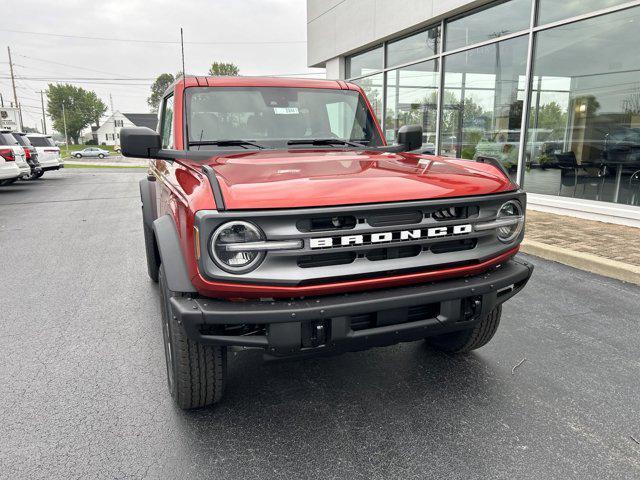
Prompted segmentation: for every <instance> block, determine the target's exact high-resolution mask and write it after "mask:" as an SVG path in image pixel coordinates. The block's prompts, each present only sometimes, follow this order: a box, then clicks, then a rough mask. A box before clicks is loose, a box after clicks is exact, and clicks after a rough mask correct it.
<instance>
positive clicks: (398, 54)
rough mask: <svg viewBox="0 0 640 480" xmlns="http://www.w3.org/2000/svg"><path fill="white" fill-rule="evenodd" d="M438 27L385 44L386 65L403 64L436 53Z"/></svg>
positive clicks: (438, 34)
mask: <svg viewBox="0 0 640 480" xmlns="http://www.w3.org/2000/svg"><path fill="white" fill-rule="evenodd" d="M439 41H440V27H436V28H432V29H430V30H425V31H423V32H420V33H416V34H414V35H411V36H410V37H406V38H402V39H400V40H396V41H395V42H390V43H389V44H387V67H395V66H396V65H403V64H405V63H409V62H411V61H414V60H420V59H423V58H427V57H430V56H432V55H435V54H436V53H438V42H439Z"/></svg>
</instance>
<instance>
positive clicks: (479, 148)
mask: <svg viewBox="0 0 640 480" xmlns="http://www.w3.org/2000/svg"><path fill="white" fill-rule="evenodd" d="M527 44H528V37H527V36H523V37H518V38H514V39H511V40H505V41H503V42H498V43H494V44H491V45H487V46H484V47H480V48H477V49H473V50H469V51H466V52H461V53H457V54H455V55H450V56H448V57H446V58H445V59H444V85H445V90H444V94H443V102H442V124H441V126H440V152H441V154H443V155H446V156H452V157H460V158H470V159H472V158H476V157H478V156H489V157H494V158H497V159H499V160H500V161H502V163H503V165H504V166H505V167H506V168H507V169H509V170H510V171H511V172H513V173H515V170H516V168H517V163H518V147H519V143H520V127H521V121H522V101H523V99H524V90H525V88H524V87H525V69H526V58H527Z"/></svg>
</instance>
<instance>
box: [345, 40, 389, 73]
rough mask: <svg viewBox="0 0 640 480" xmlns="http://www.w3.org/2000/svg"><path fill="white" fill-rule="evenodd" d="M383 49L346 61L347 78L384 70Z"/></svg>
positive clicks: (370, 51)
mask: <svg viewBox="0 0 640 480" xmlns="http://www.w3.org/2000/svg"><path fill="white" fill-rule="evenodd" d="M382 63H383V62H382V47H381V46H380V47H378V48H374V49H373V50H368V51H366V52H363V53H359V54H358V55H353V56H352V57H347V59H346V69H347V78H353V77H361V76H363V75H368V74H370V73H373V72H377V71H380V70H382Z"/></svg>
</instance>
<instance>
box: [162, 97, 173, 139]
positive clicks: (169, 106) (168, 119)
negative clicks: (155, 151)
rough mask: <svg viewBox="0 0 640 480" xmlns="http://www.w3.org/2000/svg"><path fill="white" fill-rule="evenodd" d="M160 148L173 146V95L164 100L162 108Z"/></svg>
mask: <svg viewBox="0 0 640 480" xmlns="http://www.w3.org/2000/svg"><path fill="white" fill-rule="evenodd" d="M162 148H173V95H171V96H170V97H168V98H167V99H166V100H165V101H164V108H163V109H162Z"/></svg>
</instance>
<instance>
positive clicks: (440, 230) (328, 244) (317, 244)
mask: <svg viewBox="0 0 640 480" xmlns="http://www.w3.org/2000/svg"><path fill="white" fill-rule="evenodd" d="M472 231H473V227H472V226H471V225H470V224H464V225H449V226H446V227H432V228H416V229H412V230H396V231H394V232H376V233H364V234H359V235H342V236H339V237H324V238H312V239H310V241H309V247H310V248H311V249H320V248H336V247H349V246H359V245H372V244H378V243H393V242H403V241H408V240H419V239H421V238H438V237H448V236H452V235H464V234H467V233H471V232H472Z"/></svg>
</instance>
